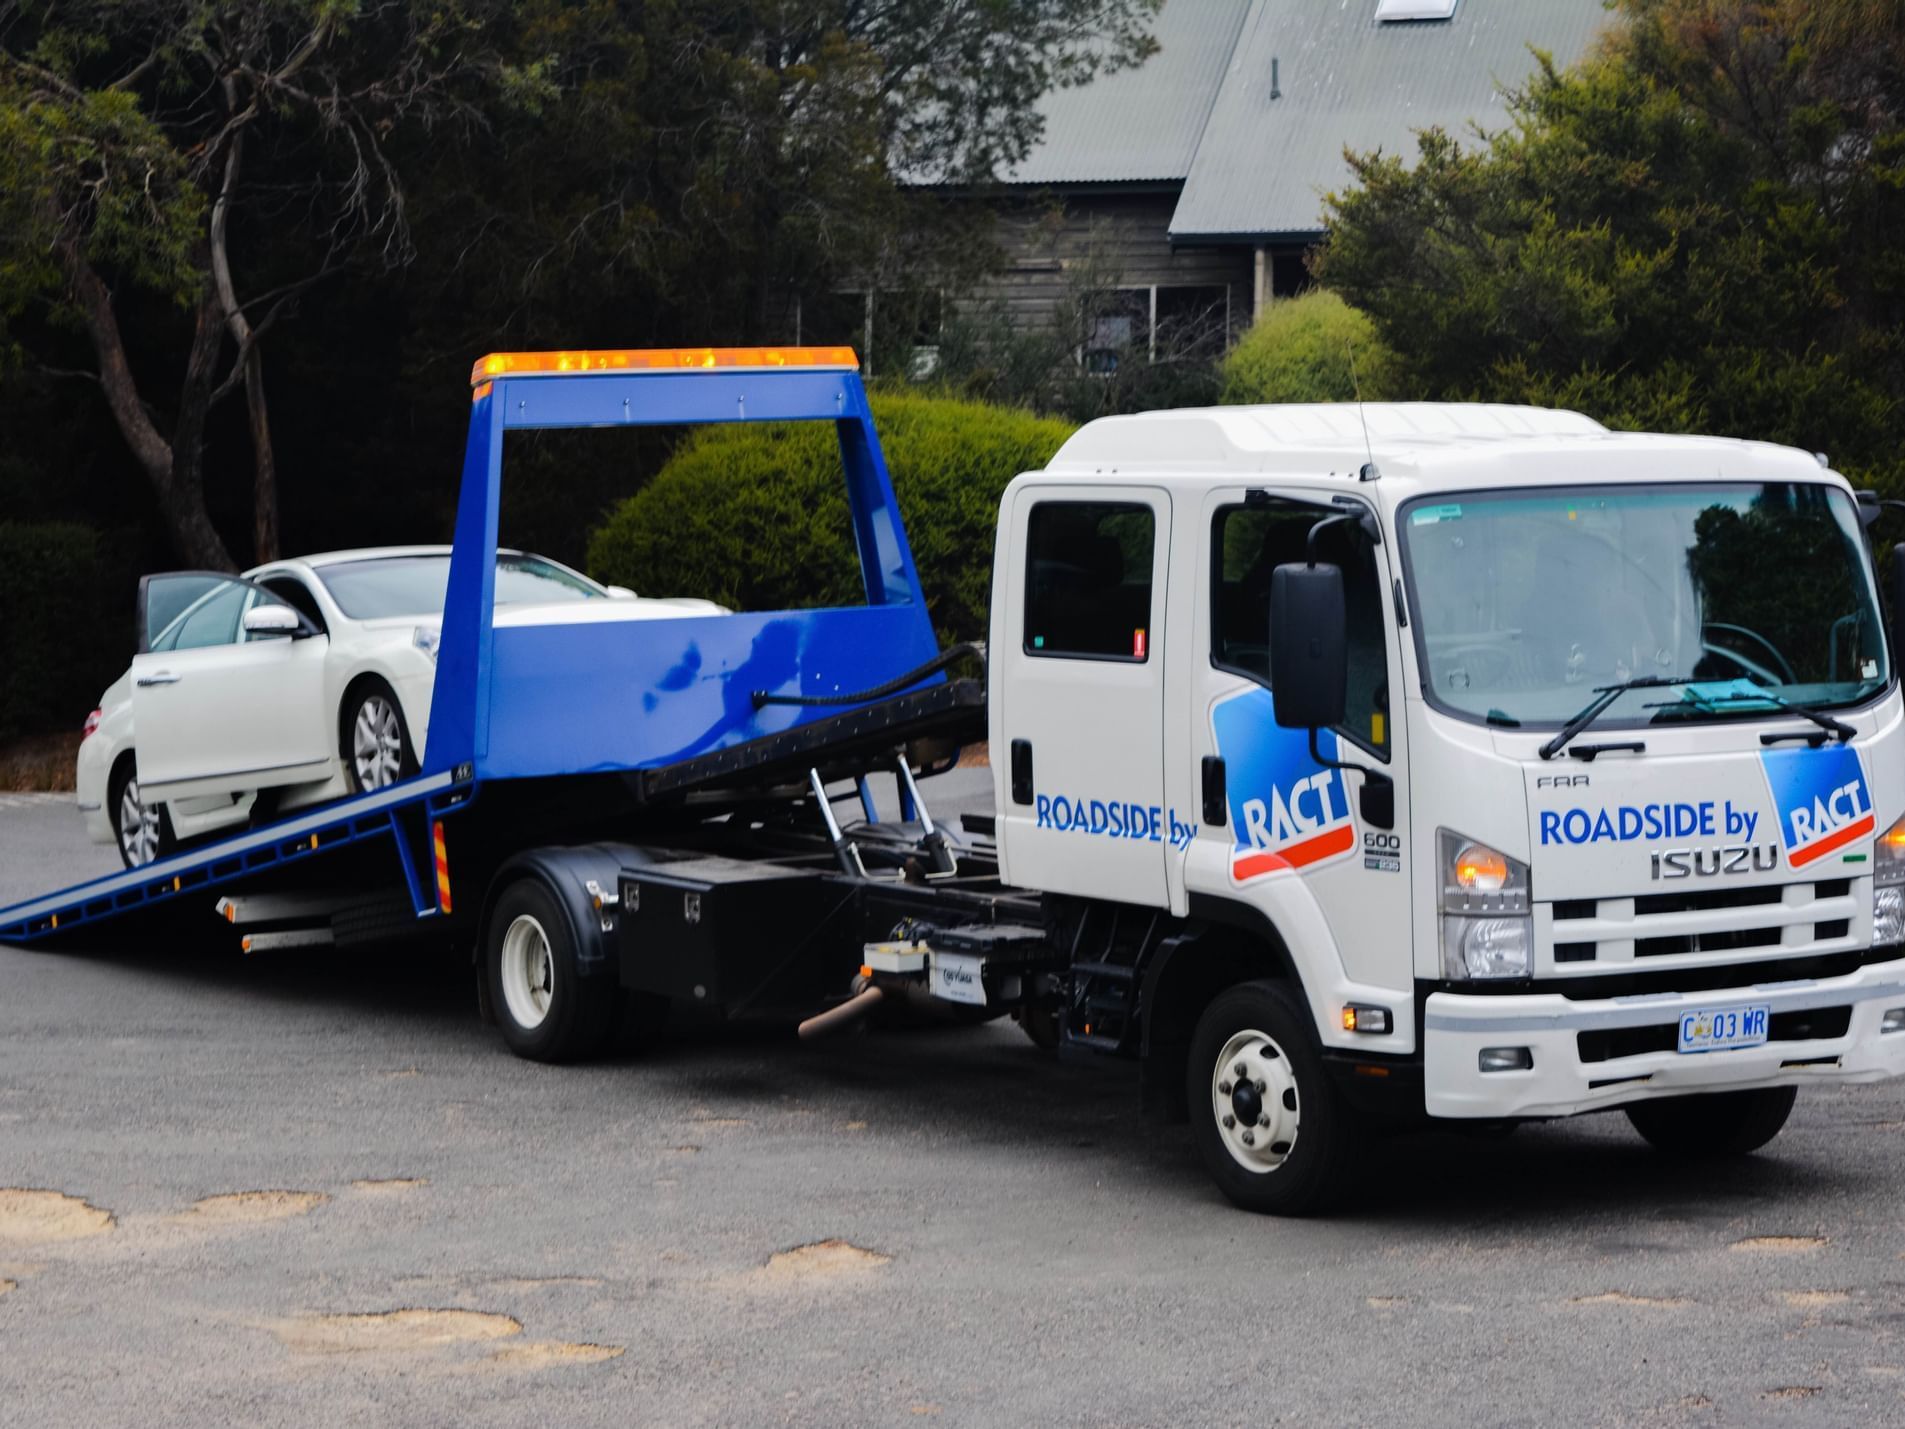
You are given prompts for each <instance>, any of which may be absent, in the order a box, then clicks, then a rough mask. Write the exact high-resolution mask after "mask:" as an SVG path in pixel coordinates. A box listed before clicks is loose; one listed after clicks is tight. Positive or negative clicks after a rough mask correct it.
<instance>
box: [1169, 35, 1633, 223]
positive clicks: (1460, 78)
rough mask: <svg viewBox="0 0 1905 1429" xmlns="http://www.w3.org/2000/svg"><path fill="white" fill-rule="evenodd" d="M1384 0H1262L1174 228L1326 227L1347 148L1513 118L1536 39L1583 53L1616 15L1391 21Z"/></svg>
mask: <svg viewBox="0 0 1905 1429" xmlns="http://www.w3.org/2000/svg"><path fill="white" fill-rule="evenodd" d="M1376 5H1377V0H1253V3H1252V5H1251V12H1250V16H1249V18H1248V19H1247V20H1246V21H1245V24H1244V26H1243V31H1242V34H1241V35H1240V37H1239V38H1238V41H1237V44H1236V47H1235V51H1234V57H1233V59H1232V62H1231V65H1230V68H1229V71H1228V73H1227V74H1226V75H1225V77H1224V83H1223V86H1222V87H1221V89H1220V90H1219V91H1218V94H1217V100H1216V103H1215V104H1214V105H1213V106H1212V107H1211V111H1210V115H1209V118H1208V120H1207V121H1206V123H1205V125H1204V134H1203V140H1202V142H1201V143H1200V144H1199V145H1198V148H1197V155H1196V157H1195V159H1194V160H1193V161H1192V163H1191V168H1190V174H1189V177H1188V179H1187V180H1186V182H1185V185H1184V193H1183V196H1182V197H1181V198H1180V199H1179V201H1178V207H1177V213H1176V215H1175V216H1174V217H1173V218H1172V220H1171V236H1172V237H1173V238H1178V239H1183V238H1196V237H1199V236H1209V237H1216V236H1219V235H1243V234H1278V233H1314V232H1318V231H1320V230H1321V229H1322V227H1323V200H1322V195H1323V194H1324V193H1325V192H1328V191H1331V190H1336V189H1341V188H1342V187H1344V186H1345V185H1346V184H1347V183H1348V181H1349V166H1348V165H1347V164H1345V163H1344V162H1343V150H1344V149H1345V148H1346V147H1347V148H1350V149H1355V150H1358V151H1366V150H1371V149H1378V148H1380V149H1383V150H1385V151H1387V152H1389V153H1404V154H1412V153H1413V152H1414V149H1415V138H1414V135H1415V131H1417V130H1419V129H1426V128H1429V127H1430V126H1431V125H1440V126H1441V127H1443V128H1445V129H1448V130H1450V131H1451V132H1461V131H1464V130H1466V128H1467V126H1468V125H1469V123H1470V122H1471V121H1475V122H1479V123H1480V124H1481V125H1482V126H1483V127H1484V128H1488V129H1499V128H1501V127H1502V126H1503V125H1504V124H1505V123H1506V121H1507V117H1508V111H1507V106H1506V103H1505V101H1504V99H1503V96H1502V90H1503V89H1504V88H1505V87H1513V86H1516V85H1519V84H1520V83H1521V82H1522V81H1523V80H1525V79H1526V78H1527V77H1528V75H1530V74H1531V73H1533V71H1534V66H1535V61H1534V57H1533V56H1532V55H1531V54H1530V53H1529V47H1530V46H1533V47H1534V48H1536V49H1540V50H1546V51H1548V52H1549V53H1551V54H1552V55H1553V56H1554V58H1555V61H1556V62H1557V63H1558V64H1562V65H1567V64H1571V63H1573V62H1574V61H1575V60H1577V59H1579V58H1580V57H1581V56H1582V55H1583V54H1585V53H1586V52H1587V48H1588V43H1589V41H1590V40H1591V39H1592V38H1593V36H1594V34H1595V33H1596V32H1597V31H1598V30H1599V29H1600V28H1601V27H1602V26H1603V25H1605V24H1606V23H1607V20H1608V15H1607V11H1606V10H1605V9H1604V8H1603V6H1602V4H1601V0H1460V3H1459V4H1458V5H1457V6H1456V10H1455V16H1454V18H1453V19H1450V20H1445V21H1429V22H1423V23H1413V24H1394V23H1389V24H1379V23H1377V21H1376ZM1166 8H1167V10H1168V9H1169V8H1170V7H1168V6H1167V7H1166ZM1184 8H1185V9H1186V10H1187V11H1189V10H1191V9H1192V8H1193V6H1192V5H1186V6H1185V7H1184ZM1273 60H1274V61H1276V71H1277V74H1276V78H1277V87H1278V90H1279V97H1277V98H1275V99H1273V98H1271V84H1270V80H1271V62H1272V61H1273Z"/></svg>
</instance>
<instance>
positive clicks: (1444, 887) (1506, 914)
mask: <svg viewBox="0 0 1905 1429" xmlns="http://www.w3.org/2000/svg"><path fill="white" fill-rule="evenodd" d="M1436 867H1437V869H1438V876H1439V878H1440V880H1441V895H1440V898H1439V900H1438V906H1439V907H1440V910H1441V914H1442V919H1441V922H1442V975H1443V976H1444V977H1447V978H1451V979H1455V980H1460V981H1465V980H1467V979H1470V978H1503V977H1528V976H1530V975H1531V974H1532V973H1533V972H1534V967H1535V936H1534V920H1533V919H1532V918H1531V917H1530V916H1529V914H1530V904H1529V898H1530V889H1529V877H1528V865H1527V864H1525V863H1523V862H1521V860H1520V859H1514V858H1510V857H1508V855H1506V854H1504V853H1498V852H1497V851H1496V850H1494V849H1492V848H1490V847H1489V846H1488V845H1487V844H1483V843H1477V842H1476V841H1475V840H1474V839H1471V838H1467V837H1465V836H1464V835H1462V834H1458V833H1455V832H1454V831H1452V830H1450V829H1438V830H1437V831H1436Z"/></svg>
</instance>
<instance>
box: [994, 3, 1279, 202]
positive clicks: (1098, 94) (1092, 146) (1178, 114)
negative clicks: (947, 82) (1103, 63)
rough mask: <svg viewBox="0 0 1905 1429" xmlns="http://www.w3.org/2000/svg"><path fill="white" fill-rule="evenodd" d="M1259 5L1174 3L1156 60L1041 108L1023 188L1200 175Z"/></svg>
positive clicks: (1017, 178) (1162, 17) (1167, 10)
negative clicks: (1227, 83) (1197, 159)
mask: <svg viewBox="0 0 1905 1429" xmlns="http://www.w3.org/2000/svg"><path fill="white" fill-rule="evenodd" d="M1250 7H1251V0H1167V3H1166V4H1165V6H1164V9H1163V10H1162V11H1161V12H1160V13H1159V15H1158V21H1157V27H1156V29H1155V30H1153V32H1152V33H1153V35H1154V36H1155V38H1156V39H1157V42H1158V50H1157V53H1156V54H1154V55H1152V56H1151V57H1150V58H1149V59H1147V60H1145V62H1144V63H1143V64H1141V65H1138V66H1136V67H1135V68H1131V69H1122V70H1117V71H1115V72H1113V73H1111V74H1107V75H1102V76H1100V77H1099V78H1098V79H1095V80H1093V81H1092V82H1091V83H1090V84H1085V85H1079V86H1077V87H1075V88H1072V89H1058V90H1053V91H1052V92H1051V93H1049V94H1047V95H1046V96H1045V97H1044V98H1043V99H1042V100H1040V101H1039V106H1038V107H1039V113H1040V115H1041V116H1042V117H1043V118H1044V120H1045V132H1044V135H1043V137H1042V138H1041V139H1040V141H1039V144H1038V147H1037V148H1035V149H1034V150H1033V151H1032V152H1031V153H1030V154H1028V155H1027V156H1026V159H1025V162H1024V163H1022V164H1021V165H1019V167H1018V168H1017V169H1015V170H1013V171H1012V173H1011V174H1009V175H1007V176H1006V182H1008V183H1014V184H1079V183H1109V182H1116V181H1125V182H1142V181H1146V180H1170V179H1182V178H1184V177H1185V176H1186V175H1187V174H1189V173H1190V171H1191V156H1192V155H1193V154H1195V153H1196V152H1197V145H1198V141H1199V139H1201V138H1202V137H1203V134H1204V121H1205V120H1206V119H1207V118H1209V117H1210V111H1211V103H1212V101H1214V100H1215V99H1216V98H1217V91H1218V88H1219V86H1220V85H1221V84H1222V83H1223V80H1224V72H1225V70H1226V69H1227V68H1228V67H1229V65H1230V61H1231V56H1232V55H1233V54H1234V53H1235V52H1236V49H1237V35H1238V32H1239V31H1240V30H1241V29H1242V28H1243V22H1244V17H1245V15H1246V14H1248V13H1249V11H1250Z"/></svg>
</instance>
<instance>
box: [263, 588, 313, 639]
mask: <svg viewBox="0 0 1905 1429" xmlns="http://www.w3.org/2000/svg"><path fill="white" fill-rule="evenodd" d="M258 584H259V585H261V586H263V587H264V588H265V589H266V590H268V591H270V592H271V594H273V595H275V596H277V597H278V599H279V600H281V601H283V602H284V603H285V604H286V605H288V606H290V607H291V608H292V609H293V610H295V611H297V613H298V614H299V615H302V616H303V617H304V618H305V619H306V620H308V621H310V622H311V624H312V625H313V626H314V627H316V629H317V632H318V634H320V635H326V634H329V633H330V632H329V631H328V630H327V629H326V628H325V625H324V612H323V610H322V609H321V608H320V607H319V605H318V603H317V597H316V596H314V595H312V594H311V588H310V587H309V586H307V585H306V584H305V583H304V582H303V581H301V580H299V579H298V578H297V577H296V576H267V577H265V579H263V580H261V581H259V582H258Z"/></svg>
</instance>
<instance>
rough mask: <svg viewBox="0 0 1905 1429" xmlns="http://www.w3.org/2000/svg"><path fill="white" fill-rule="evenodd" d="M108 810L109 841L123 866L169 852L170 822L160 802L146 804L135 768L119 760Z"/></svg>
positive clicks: (170, 838)
mask: <svg viewBox="0 0 1905 1429" xmlns="http://www.w3.org/2000/svg"><path fill="white" fill-rule="evenodd" d="M107 807H108V808H109V809H111V810H112V831H113V842H114V843H115V844H117V845H118V846H119V858H120V861H121V862H123V863H124V864H125V866H126V867H127V868H141V867H143V866H144V865H146V864H148V863H152V862H154V861H156V860H158V859H161V858H164V857H165V856H166V855H167V854H169V853H171V852H172V843H173V840H172V824H171V821H170V820H169V819H168V818H167V817H166V814H165V808H164V806H163V805H160V804H148V803H146V802H145V798H144V796H143V795H142V794H141V793H140V791H139V768H138V766H137V765H136V764H134V763H133V761H132V760H131V759H126V760H124V761H123V762H122V764H121V767H120V769H119V772H118V773H116V774H115V775H114V776H113V782H112V792H111V793H110V794H109V795H108V796H107Z"/></svg>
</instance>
